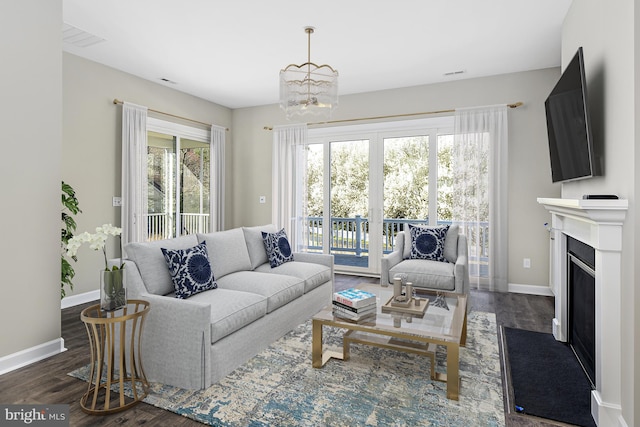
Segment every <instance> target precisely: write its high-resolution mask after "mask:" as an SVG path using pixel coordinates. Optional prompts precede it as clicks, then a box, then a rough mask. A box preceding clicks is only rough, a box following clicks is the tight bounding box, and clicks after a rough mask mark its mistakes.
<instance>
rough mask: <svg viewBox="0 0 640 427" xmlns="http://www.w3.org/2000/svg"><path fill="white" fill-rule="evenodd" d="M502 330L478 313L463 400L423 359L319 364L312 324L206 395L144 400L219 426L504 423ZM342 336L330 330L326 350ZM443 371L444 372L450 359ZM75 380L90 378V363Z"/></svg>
mask: <svg viewBox="0 0 640 427" xmlns="http://www.w3.org/2000/svg"><path fill="white" fill-rule="evenodd" d="M496 331H497V329H496V320H495V315H494V314H492V313H482V312H472V313H469V318H468V326H467V332H468V333H467V347H466V348H462V349H461V350H460V377H461V390H460V400H459V401H455V400H449V399H447V397H446V384H445V383H442V382H438V381H434V382H432V381H431V380H430V379H429V369H430V367H429V360H428V359H426V358H424V357H420V356H417V355H411V354H405V353H400V352H396V351H392V350H386V349H380V348H376V347H371V346H365V345H359V344H352V346H351V359H350V360H349V361H348V362H342V361H337V360H333V359H332V360H331V361H329V362H328V363H327V364H326V365H325V366H324V368H322V369H315V368H313V367H312V366H311V321H308V322H306V323H303V324H302V325H300V326H298V327H297V328H296V329H294V330H293V331H291V332H290V333H288V334H287V335H285V336H284V337H282V338H281V339H280V340H278V341H276V342H275V343H274V344H272V345H271V346H270V347H268V348H267V349H266V350H264V351H263V352H261V353H260V354H258V355H257V356H256V357H254V358H253V359H251V360H249V361H248V362H247V363H246V364H244V365H243V366H241V367H240V368H238V369H236V370H235V371H234V372H232V373H231V374H229V376H227V377H226V378H225V379H223V380H222V381H221V382H219V383H218V384H215V385H213V386H211V387H209V388H208V389H206V390H200V391H193V390H185V389H181V388H177V387H171V386H165V385H162V384H157V383H155V384H151V390H150V393H149V395H148V396H147V397H146V398H145V399H144V401H145V402H146V403H149V404H151V405H154V406H156V407H158V408H162V409H165V410H168V411H172V412H175V413H177V414H181V415H183V416H185V417H188V418H191V419H194V420H196V421H199V422H202V423H204V424H209V425H213V426H229V427H236V426H251V427H259V426H275V425H277V426H344V425H349V426H390V425H393V426H447V427H468V426H504V409H503V400H502V382H501V377H500V359H499V356H498V344H497V332H496ZM341 338H342V331H341V330H339V329H335V328H327V327H325V328H324V340H325V346H326V345H327V343H328V344H329V346H333V347H336V348H339V347H340V346H341V343H342V339H341ZM436 365H437V367H436V370H437V371H439V372H444V366H445V365H446V355H444V354H438V357H437V361H436ZM69 375H71V376H73V377H76V378H80V379H83V380H85V381H86V380H87V378H88V366H87V367H84V368H80V369H78V370H76V371H73V372H71V373H69Z"/></svg>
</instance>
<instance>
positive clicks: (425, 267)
mask: <svg viewBox="0 0 640 427" xmlns="http://www.w3.org/2000/svg"><path fill="white" fill-rule="evenodd" d="M410 252H411V241H410V238H408V236H407V232H405V231H400V232H398V234H397V235H396V240H395V246H394V250H393V252H391V253H390V254H388V255H386V256H385V257H383V258H382V264H381V274H380V284H381V285H383V286H386V285H392V284H393V278H394V277H395V276H396V275H398V274H403V275H406V279H407V281H409V282H412V283H413V286H414V287H417V288H422V289H430V290H436V291H447V292H456V293H461V294H467V293H469V260H468V258H469V256H468V252H469V250H468V247H467V237H466V236H465V235H464V234H459V233H458V226H456V225H453V226H451V227H449V230H448V232H447V235H446V238H445V242H444V256H445V258H446V259H447V261H448V262H440V261H430V260H424V259H410V256H409V255H410Z"/></svg>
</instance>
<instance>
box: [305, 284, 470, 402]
mask: <svg viewBox="0 0 640 427" xmlns="http://www.w3.org/2000/svg"><path fill="white" fill-rule="evenodd" d="M357 288H358V289H362V290H364V291H367V292H371V293H373V294H375V295H376V303H377V308H376V314H375V316H370V317H368V318H366V319H363V320H360V321H357V322H356V321H352V320H348V319H344V318H341V317H338V316H334V315H333V307H332V305H329V306H327V307H325V308H323V309H322V310H321V311H320V312H318V314H316V315H315V316H313V318H312V321H313V343H312V363H313V367H314V368H322V367H323V366H324V365H325V363H327V361H328V360H329V359H331V358H335V359H340V360H344V361H346V360H349V357H350V345H351V344H352V343H359V344H367V345H372V346H376V347H382V348H388V349H393V350H398V351H404V352H407V353H414V354H419V355H422V356H426V357H428V358H429V359H430V360H431V379H432V380H437V381H443V382H446V383H447V398H449V399H453V400H458V396H459V393H460V374H459V361H460V347H461V346H462V347H464V346H465V344H466V339H467V296H466V295H462V294H455V293H449V292H440V294H441V295H443V296H444V297H445V299H446V301H447V305H448V306H449V310H446V309H445V308H441V307H435V306H434V304H433V300H434V299H435V297H436V295H437V294H436V292H431V291H420V290H417V291H418V294H417V297H419V298H421V299H422V300H423V302H422V304H424V303H425V302H424V301H425V300H426V299H430V303H429V306H428V307H427V310H426V312H425V313H424V317H422V318H419V317H415V316H413V315H410V314H405V313H396V312H391V313H388V312H384V313H383V312H382V306H383V305H384V304H385V303H386V302H387V301H389V299H390V298H391V297H392V296H393V287H383V286H380V285H374V284H363V285H359V286H357ZM324 326H332V327H336V328H342V329H347V332H345V334H344V336H343V343H342V352H339V351H335V350H333V351H332V350H325V349H324V348H323V347H324V344H323V341H322V328H323V327H324ZM438 345H440V346H444V347H445V348H446V352H447V367H446V373H436V372H435V353H436V348H437V346H438Z"/></svg>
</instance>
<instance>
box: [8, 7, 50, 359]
mask: <svg viewBox="0 0 640 427" xmlns="http://www.w3.org/2000/svg"><path fill="white" fill-rule="evenodd" d="M61 22H62V1H61V0H13V1H5V2H2V4H1V5H0V38H1V39H2V40H3V42H2V43H1V44H0V56H1V57H2V58H3V60H2V67H0V77H1V81H2V102H1V103H0V129H2V132H3V135H2V140H3V144H2V145H3V147H2V160H3V161H2V167H1V168H0V178H1V180H2V182H3V184H4V185H3V194H4V196H3V209H1V210H0V221H1V222H2V224H3V225H4V226H3V231H2V235H3V236H2V237H3V242H4V249H3V251H2V258H1V259H2V279H1V280H0V287H1V289H2V295H3V296H2V303H1V307H2V308H1V309H0V324H1V325H2V327H1V331H2V332H1V333H0V337H1V338H0V357H2V356H6V355H9V354H12V353H15V352H18V351H21V350H24V349H27V348H31V347H34V346H36V345H39V344H43V343H47V342H49V341H54V340H56V339H58V338H59V337H60V285H59V283H60V282H59V278H60V260H59V254H60V147H61V141H62V127H61V118H62V59H61V54H60V52H61V51H62V41H61V39H60V25H61Z"/></svg>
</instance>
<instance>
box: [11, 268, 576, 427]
mask: <svg viewBox="0 0 640 427" xmlns="http://www.w3.org/2000/svg"><path fill="white" fill-rule="evenodd" d="M378 281H379V280H378V279H373V278H363V277H356V276H346V275H336V284H335V286H336V289H338V290H340V289H346V288H349V287H352V286H355V285H357V284H358V283H362V282H373V283H377V282H378ZM470 303H471V309H472V310H477V311H486V312H493V313H495V314H496V320H497V323H498V325H504V326H509V327H514V328H521V329H529V330H534V331H540V332H551V319H552V318H553V307H554V302H553V298H551V297H542V296H533V295H523V294H510V293H491V292H484V291H472V292H471V296H470ZM89 305H91V304H85V305H82V306H76V307H71V308H68V309H65V310H63V311H62V337H63V338H64V342H65V347H66V348H67V351H66V352H64V353H62V354H59V355H57V356H54V357H51V358H49V359H46V360H43V361H41V362H38V363H35V364H32V365H29V366H27V367H24V368H21V369H18V370H15V371H13V372H10V373H7V374H4V375H2V376H0V403H4V404H54V403H62V404H69V405H70V410H69V412H70V421H71V423H70V424H71V426H120V425H124V426H134V425H142V424H145V425H149V426H162V427H164V426H201V425H202V424H200V423H197V422H195V421H191V420H189V419H187V418H184V417H182V416H179V415H176V414H173V413H171V412H168V411H164V410H161V409H157V408H155V407H153V406H151V405H147V404H145V403H141V404H139V405H136V406H135V407H133V408H132V409H129V410H128V411H125V412H121V413H118V414H113V415H108V416H93V415H87V414H85V413H84V412H82V410H81V409H80V403H79V399H80V397H81V396H82V394H83V393H84V392H85V391H86V383H84V382H82V381H80V380H77V379H75V378H72V377H69V376H68V375H67V373H68V372H71V371H72V370H74V369H76V368H79V367H81V366H83V365H86V364H87V363H89V360H90V356H89V351H88V340H87V333H86V330H85V327H84V324H83V323H82V322H81V321H80V311H82V309H84V308H85V307H87V306H89ZM496 333H498V331H497V332H496ZM500 353H501V354H502V349H501V352H500ZM507 395H508V392H507V391H505V396H507ZM506 400H507V397H505V402H506ZM505 408H506V403H505ZM505 419H506V425H507V426H508V427H521V426H527V427H530V426H536V427H547V426H559V425H565V424H559V423H552V422H547V421H545V420H540V419H534V418H531V417H524V416H521V415H520V414H515V413H513V414H512V413H509V411H508V410H507V409H505Z"/></svg>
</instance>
